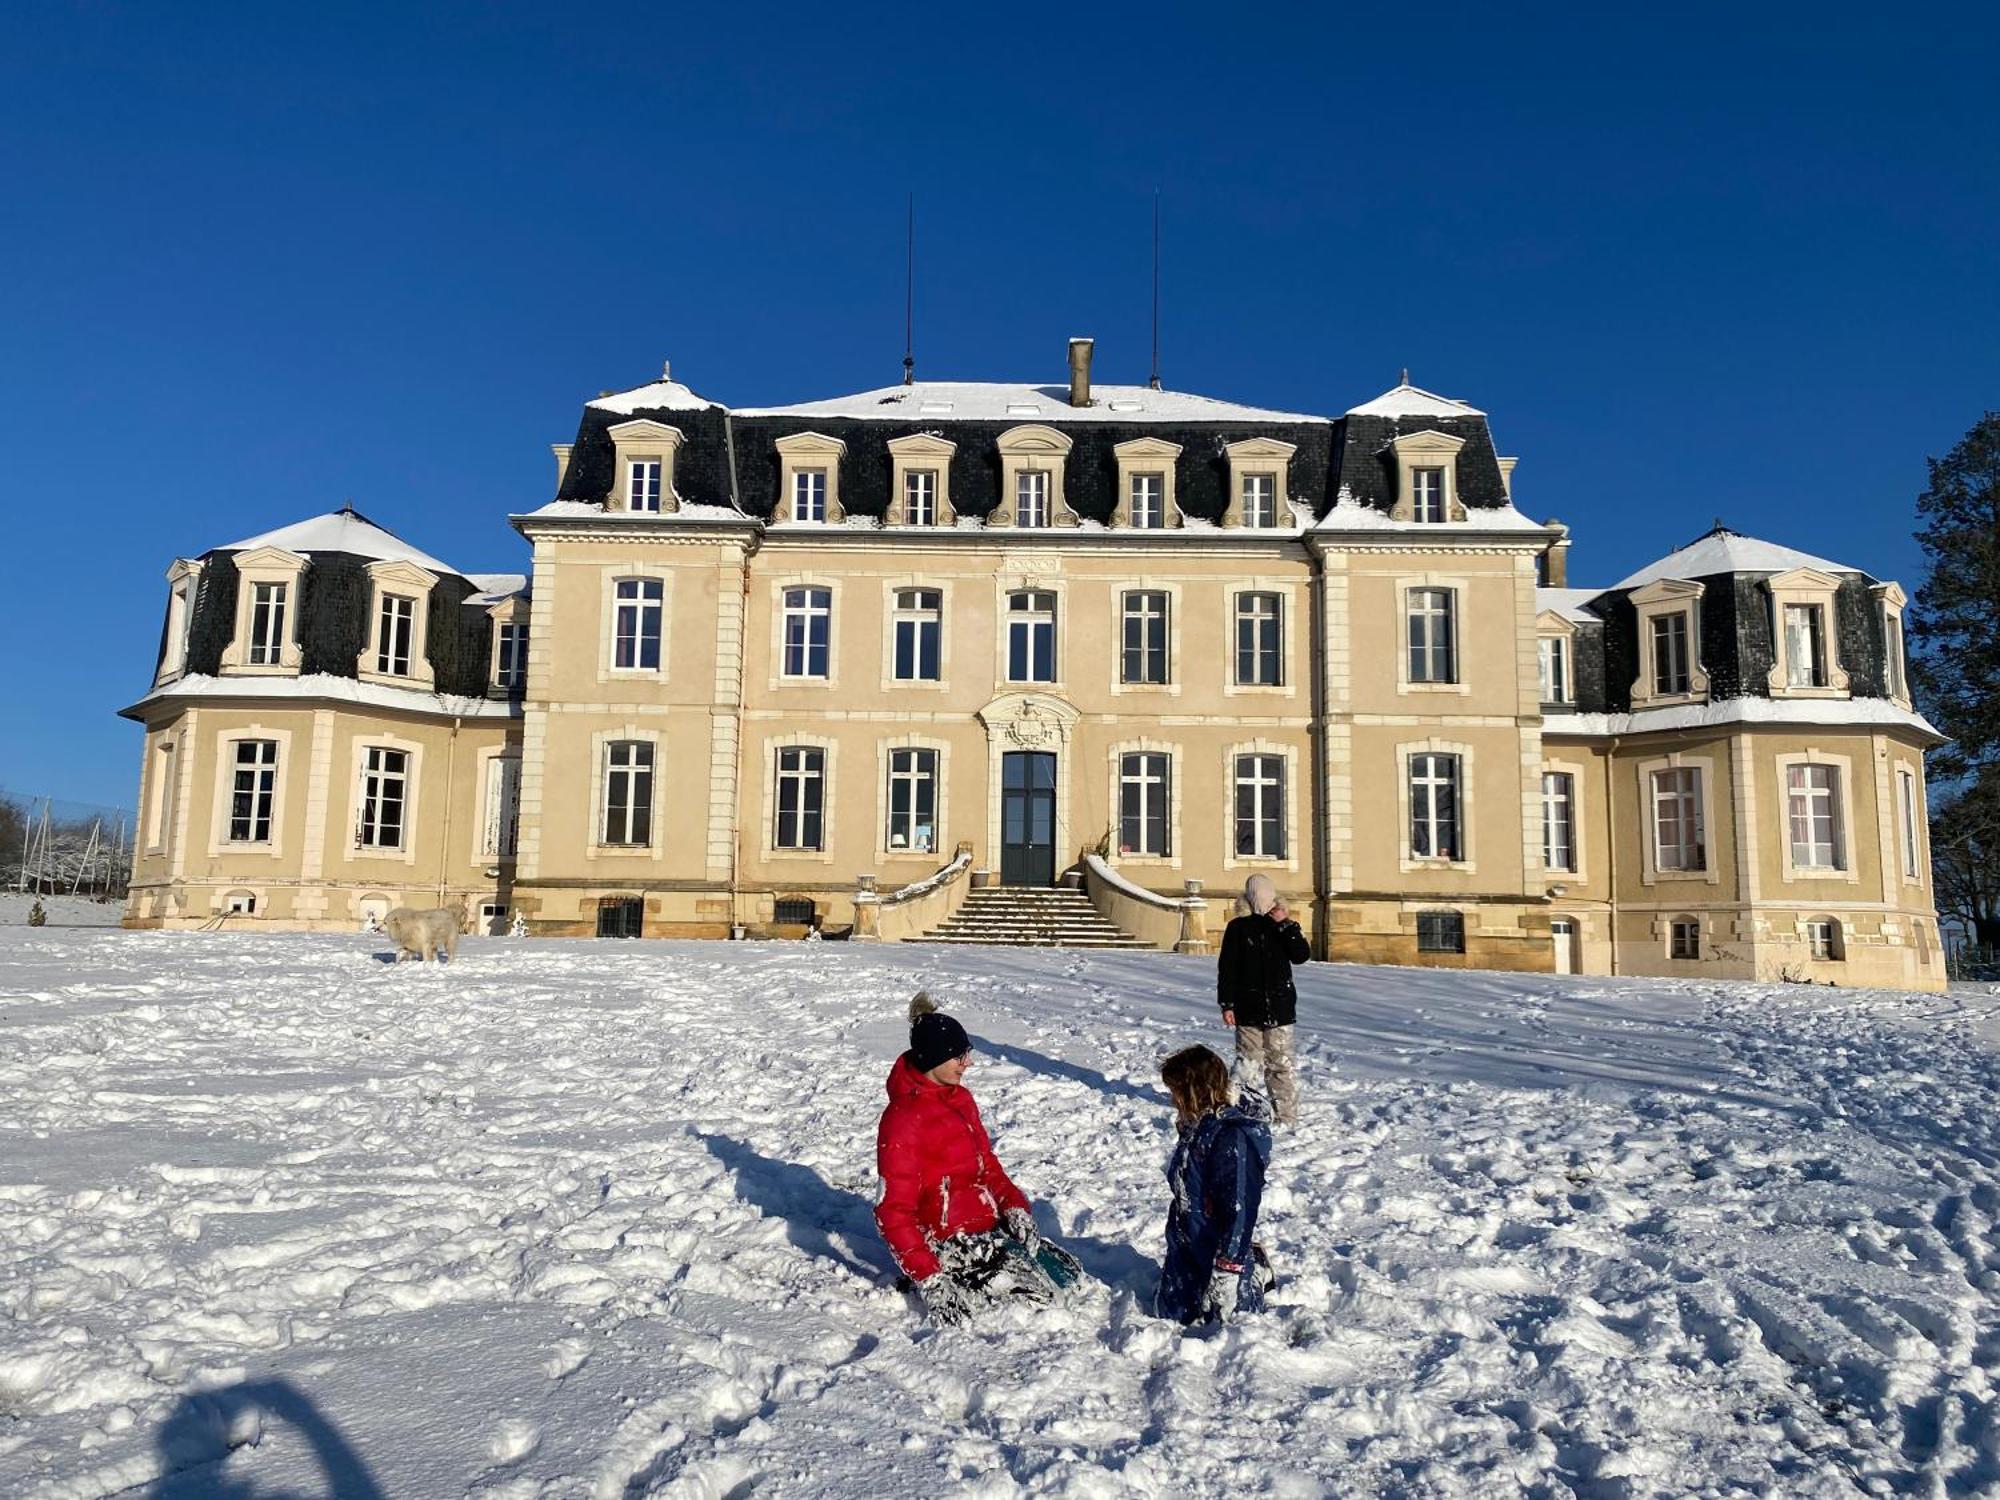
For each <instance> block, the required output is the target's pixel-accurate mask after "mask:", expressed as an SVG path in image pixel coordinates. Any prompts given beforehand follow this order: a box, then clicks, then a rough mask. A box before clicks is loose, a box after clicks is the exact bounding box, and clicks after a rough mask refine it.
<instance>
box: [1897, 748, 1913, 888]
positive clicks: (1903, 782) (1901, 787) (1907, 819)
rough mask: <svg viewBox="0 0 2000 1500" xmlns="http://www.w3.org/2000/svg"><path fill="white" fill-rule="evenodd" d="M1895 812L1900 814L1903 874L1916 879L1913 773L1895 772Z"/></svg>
mask: <svg viewBox="0 0 2000 1500" xmlns="http://www.w3.org/2000/svg"><path fill="white" fill-rule="evenodd" d="M1896 802H1897V811H1898V812H1900V813H1901V814H1902V827H1903V838H1902V844H1903V873H1904V874H1905V875H1907V876H1909V877H1910V878H1911V879H1912V880H1914V879H1916V878H1917V778H1916V775H1915V773H1914V772H1910V771H1903V770H1899V771H1897V772H1896Z"/></svg>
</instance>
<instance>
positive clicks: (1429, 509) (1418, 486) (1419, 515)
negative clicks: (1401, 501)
mask: <svg viewBox="0 0 2000 1500" xmlns="http://www.w3.org/2000/svg"><path fill="white" fill-rule="evenodd" d="M1410 510H1411V517H1410V518H1411V519H1412V520H1415V521H1423V522H1426V523H1442V522H1443V521H1444V520H1445V508H1444V470H1443V469H1412V470H1410Z"/></svg>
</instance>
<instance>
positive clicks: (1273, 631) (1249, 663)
mask: <svg viewBox="0 0 2000 1500" xmlns="http://www.w3.org/2000/svg"><path fill="white" fill-rule="evenodd" d="M1281 619H1282V616H1280V614H1279V612H1278V596H1277V595H1276V594H1238V595H1237V596H1236V684H1237V686H1238V687H1277V686H1279V685H1280V684H1281V683H1282V682H1283V681H1284V659H1285V658H1284V649H1283V647H1284V642H1283V640H1282V638H1281V635H1280V631H1281V628H1282V626H1281Z"/></svg>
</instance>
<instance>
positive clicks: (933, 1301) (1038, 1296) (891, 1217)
mask: <svg viewBox="0 0 2000 1500" xmlns="http://www.w3.org/2000/svg"><path fill="white" fill-rule="evenodd" d="M971 1065H972V1041H971V1039H970V1038H969V1037H967V1036H966V1034H965V1028H964V1027H963V1026H961V1025H959V1024H958V1022H957V1021H955V1020H953V1019H952V1018H951V1017H950V1016H948V1015H946V1014H945V1013H944V1012H942V1011H940V1010H939V1009H938V1008H937V1005H936V1004H935V1002H933V1001H932V999H931V997H930V996H929V995H925V994H919V995H918V996H917V997H916V998H915V999H914V1000H912V1001H911V1002H910V1050H909V1051H907V1052H905V1053H904V1054H903V1055H902V1056H901V1057H899V1058H897V1059H896V1065H895V1067H893V1068H891V1069H890V1070H889V1107H888V1108H887V1109H885V1110H883V1111H882V1123H881V1125H880V1126H879V1127H878V1128H877V1131H876V1136H875V1161H876V1166H877V1169H878V1170H879V1171H880V1172H881V1174H882V1201H881V1202H880V1203H879V1204H878V1205H877V1206H876V1209H875V1222H876V1224H877V1226H879V1227H880V1229H881V1231H882V1238H883V1239H884V1240H886V1241H887V1242H888V1245H889V1252H890V1253H891V1254H892V1255H894V1256H895V1257H896V1264H897V1265H899V1266H901V1267H902V1269H903V1274H904V1275H906V1276H908V1277H909V1278H910V1280H911V1281H913V1282H915V1283H916V1286H917V1291H918V1293H919V1295H921V1296H922V1297H923V1299H924V1310H925V1311H926V1312H927V1313H929V1314H930V1317H931V1320H932V1321H933V1322H937V1323H953V1324H956V1323H964V1322H966V1321H967V1320H968V1319H969V1318H970V1317H971V1316H972V1314H973V1312H974V1311H975V1310H976V1309H977V1308H978V1307H979V1306H980V1305H981V1304H983V1303H991V1302H995V1301H998V1300H1000V1299H1001V1298H1003V1297H1008V1296H1017V1297H1022V1298H1025V1299H1026V1300H1028V1301H1030V1302H1034V1303H1038V1304H1047V1303H1050V1302H1053V1301H1054V1300H1055V1299H1056V1297H1057V1295H1058V1294H1059V1293H1061V1292H1063V1291H1064V1290H1066V1289H1067V1288H1069V1287H1070V1286H1073V1285H1074V1284H1075V1283H1076V1282H1077V1281H1078V1280H1079V1279H1080V1278H1081V1276H1082V1274H1083V1273H1082V1269H1081V1268H1080V1267H1079V1266H1078V1265H1077V1263H1076V1261H1075V1260H1074V1259H1073V1258H1072V1257H1071V1256H1070V1254H1069V1253H1068V1252H1067V1251H1065V1250H1063V1249H1061V1248H1060V1247H1058V1246H1056V1245H1052V1244H1050V1243H1049V1242H1048V1241H1047V1240H1044V1239H1043V1238H1042V1236H1041V1235H1040V1233H1039V1232H1038V1231H1037V1230H1036V1228H1035V1220H1034V1216H1033V1215H1032V1214H1031V1213H1030V1212H1029V1211H1028V1200H1027V1197H1026V1195H1024V1194H1023V1193H1022V1192H1021V1190H1020V1189H1019V1188H1017V1187H1015V1186H1014V1183H1013V1181H1012V1179H1010V1178H1009V1177H1008V1176H1007V1173H1006V1171H1005V1169H1004V1168H1002V1167H1001V1165H1000V1160H999V1158H998V1157H996V1156H995V1155H994V1154H993V1144H992V1142H991V1141H989V1140H988V1139H987V1136H986V1127H985V1125H984V1124H982V1123H981V1121H980V1118H979V1106H978V1105H977V1104H975V1103H973V1100H972V1095H971V1093H970V1092H969V1091H968V1090H967V1089H966V1088H965V1086H964V1078H965V1071H966V1069H967V1068H969V1067H970V1066H971Z"/></svg>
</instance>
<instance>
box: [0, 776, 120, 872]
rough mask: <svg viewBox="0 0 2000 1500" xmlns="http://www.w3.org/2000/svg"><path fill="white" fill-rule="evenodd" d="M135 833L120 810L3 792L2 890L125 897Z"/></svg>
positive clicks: (0, 822) (0, 833)
mask: <svg viewBox="0 0 2000 1500" xmlns="http://www.w3.org/2000/svg"><path fill="white" fill-rule="evenodd" d="M132 831H133V830H132V814H131V813H130V812H129V811H128V810H127V809H125V808H122V807H100V806H97V805H96V804H94V803H89V802H65V801H63V800H61V799H60V798H55V797H33V796H25V795H22V794H20V793H16V792H9V791H6V790H4V789H0V890H9V891H32V892H34V893H35V894H36V895H39V896H102V897H111V898H122V897H123V896H124V894H125V890H126V887H127V885H128V884H129V883H130V881H131V876H132Z"/></svg>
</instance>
